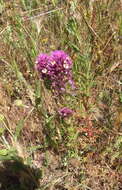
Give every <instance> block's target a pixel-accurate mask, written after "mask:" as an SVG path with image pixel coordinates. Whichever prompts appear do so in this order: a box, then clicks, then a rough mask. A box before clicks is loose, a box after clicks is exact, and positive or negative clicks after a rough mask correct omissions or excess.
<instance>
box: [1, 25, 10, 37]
mask: <svg viewBox="0 0 122 190" xmlns="http://www.w3.org/2000/svg"><path fill="white" fill-rule="evenodd" d="M7 28H8V26H6V27H5V28H4V29H3V30H2V31H1V32H0V35H2V33H3V32H4V31H5V30H6V29H7Z"/></svg>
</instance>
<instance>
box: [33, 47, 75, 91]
mask: <svg viewBox="0 0 122 190" xmlns="http://www.w3.org/2000/svg"><path fill="white" fill-rule="evenodd" d="M36 63H37V65H36V68H37V70H38V71H39V73H40V76H41V78H42V79H43V80H46V81H49V82H50V85H51V86H50V87H52V88H53V90H54V91H55V92H56V93H58V94H60V93H62V92H64V91H65V89H66V83H67V82H69V84H71V86H72V87H73V80H72V72H71V68H72V61H71V59H70V57H69V56H68V55H67V54H66V53H65V52H64V51H62V50H56V51H53V52H52V53H51V54H50V56H49V55H47V54H40V55H39V56H38V58H37V61H36Z"/></svg>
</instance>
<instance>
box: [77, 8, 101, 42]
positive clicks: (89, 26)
mask: <svg viewBox="0 0 122 190" xmlns="http://www.w3.org/2000/svg"><path fill="white" fill-rule="evenodd" d="M81 9H82V17H83V19H84V21H85V23H86V25H87V26H88V28H89V29H90V31H92V33H93V34H94V35H95V36H96V37H97V38H98V39H99V41H100V42H101V44H103V41H102V39H101V38H100V37H99V35H98V34H97V33H96V32H95V31H94V29H93V28H92V27H91V25H90V24H89V23H88V21H87V20H86V18H85V15H84V13H83V8H82V7H81ZM79 12H80V10H79Z"/></svg>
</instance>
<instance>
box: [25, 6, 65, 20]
mask: <svg viewBox="0 0 122 190" xmlns="http://www.w3.org/2000/svg"><path fill="white" fill-rule="evenodd" d="M62 9H63V8H57V9H55V10H51V11H47V12H45V13H41V14H39V15H36V16H33V17H30V18H27V19H24V20H25V21H26V20H33V19H35V18H38V17H40V16H44V15H48V14H50V13H53V12H56V11H59V10H62Z"/></svg>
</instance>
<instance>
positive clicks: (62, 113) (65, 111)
mask: <svg viewBox="0 0 122 190" xmlns="http://www.w3.org/2000/svg"><path fill="white" fill-rule="evenodd" d="M58 113H59V115H60V116H61V117H62V118H65V117H69V116H71V115H72V114H73V111H72V110H71V109H69V108H67V107H64V108H61V109H60V110H59V111H58Z"/></svg>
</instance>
